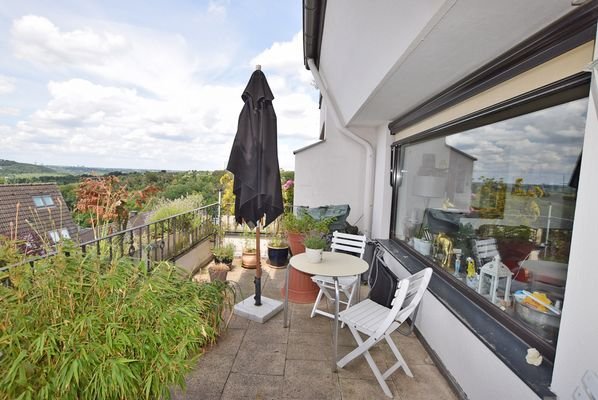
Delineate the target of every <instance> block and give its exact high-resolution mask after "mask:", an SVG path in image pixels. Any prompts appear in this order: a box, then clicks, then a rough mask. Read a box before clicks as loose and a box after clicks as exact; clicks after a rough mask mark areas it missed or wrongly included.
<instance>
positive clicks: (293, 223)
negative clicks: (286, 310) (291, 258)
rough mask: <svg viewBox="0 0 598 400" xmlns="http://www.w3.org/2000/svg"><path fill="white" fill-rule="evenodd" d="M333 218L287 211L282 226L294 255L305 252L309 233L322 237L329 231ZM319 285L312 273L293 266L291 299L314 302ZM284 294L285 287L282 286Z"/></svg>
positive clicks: (290, 286) (301, 302)
mask: <svg viewBox="0 0 598 400" xmlns="http://www.w3.org/2000/svg"><path fill="white" fill-rule="evenodd" d="M333 220H334V219H333V218H326V219H323V220H321V221H318V220H316V219H315V218H313V217H312V216H310V215H309V214H307V213H301V214H299V215H298V216H297V215H294V214H292V213H285V215H284V217H283V219H282V227H283V229H284V230H285V231H286V232H287V239H288V244H289V248H290V250H291V253H292V254H293V255H297V254H300V253H304V252H305V245H304V243H303V242H304V240H305V237H306V236H307V234H308V233H317V234H319V235H320V237H322V236H324V235H325V234H327V233H328V228H329V226H330V224H331V223H332V221H333ZM318 291H319V288H318V285H316V284H315V283H314V282H313V281H312V280H311V275H309V274H306V273H304V272H301V271H297V270H296V269H294V268H291V270H290V271H289V301H290V302H293V303H298V304H308V303H313V302H314V300H315V299H316V297H317V295H318ZM281 293H282V295H283V296H284V294H285V288H284V286H283V287H282V288H281Z"/></svg>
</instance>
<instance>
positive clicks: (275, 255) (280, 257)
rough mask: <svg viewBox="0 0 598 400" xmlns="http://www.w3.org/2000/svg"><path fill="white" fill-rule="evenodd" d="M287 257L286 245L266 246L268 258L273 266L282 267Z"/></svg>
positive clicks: (285, 263) (287, 249)
mask: <svg viewBox="0 0 598 400" xmlns="http://www.w3.org/2000/svg"><path fill="white" fill-rule="evenodd" d="M288 259H289V248H288V247H270V246H268V260H269V263H270V265H271V266H273V267H284V266H285V265H287V262H288Z"/></svg>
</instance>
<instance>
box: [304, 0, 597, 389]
mask: <svg viewBox="0 0 598 400" xmlns="http://www.w3.org/2000/svg"><path fill="white" fill-rule="evenodd" d="M303 5H304V32H303V34H304V56H305V66H306V68H307V69H309V70H310V71H311V72H312V74H313V77H314V79H315V82H316V84H317V86H318V88H319V90H320V93H321V96H322V97H321V106H320V115H321V118H320V132H321V137H320V140H319V141H318V142H317V143H315V144H313V145H310V146H308V147H306V148H304V149H300V150H297V151H296V152H295V163H296V165H295V205H305V206H319V205H325V204H344V203H349V204H350V206H351V210H352V216H351V220H349V222H350V223H353V224H357V225H358V226H359V228H360V229H361V230H362V231H363V232H364V233H366V234H367V235H368V236H369V237H371V238H374V239H378V242H379V244H380V246H382V248H383V249H384V250H385V260H386V262H387V263H388V265H389V267H390V268H391V269H392V270H393V271H394V272H395V273H396V274H397V275H398V276H399V277H403V276H406V275H408V274H412V273H414V272H416V271H418V270H421V269H422V268H424V267H425V266H433V267H434V271H435V273H434V277H433V279H432V281H431V283H430V286H429V289H428V292H427V294H426V296H425V297H424V300H423V302H422V305H421V308H420V310H419V314H418V317H417V320H416V327H417V332H418V334H419V335H420V337H421V339H422V340H423V342H424V343H425V344H426V345H427V346H428V348H429V349H430V351H431V353H432V354H433V355H434V358H435V362H436V363H437V364H438V365H439V366H440V367H441V369H442V370H443V371H444V374H445V376H446V378H447V379H448V380H449V381H450V382H451V383H452V384H453V385H454V387H455V388H456V389H457V390H458V391H460V393H462V395H463V397H465V396H467V397H468V398H470V399H534V398H550V397H551V396H555V395H556V396H558V397H559V398H572V396H573V395H574V393H575V391H576V390H582V388H583V383H582V379H583V377H584V376H586V377H588V376H596V375H593V374H595V373H597V372H598V341H597V340H596V338H597V337H598V312H596V310H597V309H598V296H596V294H595V293H596V282H598V268H596V255H595V252H594V246H595V245H596V244H595V242H596V238H597V237H598V223H597V222H598V218H597V212H596V209H597V208H596V206H595V204H596V198H597V197H598V186H596V185H595V178H593V177H592V176H593V173H595V171H598V135H597V134H596V132H598V121H597V109H598V107H597V101H596V100H595V96H596V95H598V93H597V92H596V90H598V88H596V87H595V82H594V80H595V79H596V76H594V74H596V69H595V63H593V62H594V60H596V58H597V57H596V52H595V47H596V21H597V19H598V4H597V2H596V1H571V0H528V1H514V0H505V1H490V0H482V1H479V0H478V1H473V0H430V1H424V2H421V1H419V2H417V1H392V0H387V1H376V2H366V1H357V0H346V1H332V0H329V1H315V0H304V2H303ZM451 149H454V150H451ZM582 154H583V157H582ZM430 215H431V216H432V217H433V218H430ZM434 223H435V225H434ZM417 227H419V229H417ZM423 228H425V229H423ZM425 230H429V231H430V232H431V234H432V235H434V237H435V240H436V241H438V240H439V237H440V238H442V239H443V243H444V244H446V246H444V247H443V248H442V249H443V251H446V253H445V254H442V252H441V251H440V250H439V248H438V247H437V248H436V253H437V255H436V257H435V256H434V254H433V253H432V252H431V253H424V254H421V253H420V252H418V251H416V250H415V248H414V243H415V241H416V240H424V238H422V236H423V235H422V234H421V232H422V231H425ZM445 239H446V240H445ZM485 240H486V241H488V242H484V243H490V246H491V247H492V249H491V250H492V251H493V252H494V253H492V254H496V253H498V255H499V256H500V257H502V260H503V261H504V264H505V268H508V270H510V273H507V272H505V273H504V274H503V275H502V278H500V277H495V278H494V279H495V280H496V282H497V286H496V291H495V292H496V293H497V294H498V297H497V298H494V299H493V297H492V296H490V295H489V294H488V291H487V289H488V288H486V287H485V286H486V285H485V281H484V282H482V285H480V284H479V281H476V279H479V278H476V275H475V273H476V272H477V273H479V272H480V271H481V268H482V267H484V266H485V265H486V263H487V262H489V261H488V260H484V259H483V258H481V257H478V256H480V249H479V244H480V243H482V241H485ZM449 242H450V246H449ZM455 249H457V250H459V251H455ZM438 255H440V256H441V257H438ZM443 256H447V257H448V262H446V263H445V264H444V265H442V262H441V261H440V258H443ZM457 260H458V261H459V262H457ZM468 261H469V263H468ZM503 261H500V262H503ZM459 264H461V265H459ZM466 264H469V266H470V273H469V274H467V272H466V271H465V266H466ZM491 265H497V266H500V270H502V271H504V269H503V267H502V266H501V264H491ZM487 268H488V267H487ZM508 270H507V271H508ZM468 275H469V276H468ZM507 276H510V277H511V278H512V279H508V278H507ZM488 283H490V281H488ZM488 286H490V285H488ZM490 287H491V288H494V286H490ZM518 290H528V291H531V292H534V291H535V292H537V293H536V298H538V299H540V298H542V299H543V300H544V301H550V303H551V306H552V307H555V308H556V309H561V312H562V313H561V315H560V316H559V315H557V313H558V310H557V313H554V312H552V311H550V310H548V309H547V308H546V307H543V306H541V305H538V304H536V302H535V301H534V300H533V299H529V298H527V297H526V295H525V294H523V292H518ZM542 296H546V297H542ZM540 301H542V300H540ZM530 303H532V304H530ZM530 348H535V349H537V350H538V351H539V353H540V354H541V355H542V363H541V364H540V365H539V366H536V365H532V364H530V363H528V362H527V361H526V355H527V351H528V349H530ZM578 393H579V392H578ZM576 398H581V397H576Z"/></svg>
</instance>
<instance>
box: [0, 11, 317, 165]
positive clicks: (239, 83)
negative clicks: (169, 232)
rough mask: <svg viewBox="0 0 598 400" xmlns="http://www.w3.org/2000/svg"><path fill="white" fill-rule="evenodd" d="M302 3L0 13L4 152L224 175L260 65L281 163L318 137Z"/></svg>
mask: <svg viewBox="0 0 598 400" xmlns="http://www.w3.org/2000/svg"><path fill="white" fill-rule="evenodd" d="M301 19H302V15H301V2H297V1H233V0H231V1H169V2H165V1H124V2H123V1H120V2H117V1H85V0H84V1H58V2H42V1H36V2H34V1H26V0H25V1H23V0H21V1H19V2H10V3H9V4H4V5H3V7H2V8H1V9H0V55H1V57H0V158H4V159H13V160H17V161H22V162H36V163H41V164H63V165H87V166H98V167H114V168H117V167H128V168H151V169H181V170H184V169H200V170H205V169H221V168H224V167H225V165H226V162H227V159H228V153H229V151H230V146H231V144H232V140H233V137H234V133H235V131H236V124H237V117H238V114H239V112H240V110H241V107H242V101H241V99H240V96H241V92H242V90H243V88H244V87H245V84H246V83H247V80H248V79H249V76H250V74H251V72H252V70H253V68H254V66H255V64H256V63H260V64H262V65H263V67H262V70H263V71H264V73H265V74H266V76H267V77H268V80H269V82H270V86H271V88H272V90H273V92H274V95H275V97H276V99H275V101H274V107H275V110H276V112H277V115H278V122H279V125H278V130H279V159H280V164H281V167H283V168H285V169H293V168H294V160H293V156H292V150H295V149H297V148H300V147H302V146H305V145H307V144H309V143H311V142H313V141H315V140H316V139H317V137H318V134H319V132H318V118H319V111H318V103H317V101H318V92H317V90H316V89H315V88H314V86H313V83H312V78H311V74H310V73H309V71H306V70H305V69H304V67H303V59H302V37H301V23H302V20H301Z"/></svg>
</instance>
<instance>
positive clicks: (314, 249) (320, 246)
mask: <svg viewBox="0 0 598 400" xmlns="http://www.w3.org/2000/svg"><path fill="white" fill-rule="evenodd" d="M304 244H305V254H306V256H307V259H308V260H309V262H312V263H320V262H322V253H323V251H324V247H326V240H325V239H324V238H323V237H322V235H321V234H319V233H317V232H315V233H310V234H309V235H308V236H307V237H306V238H305V241H304Z"/></svg>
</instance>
